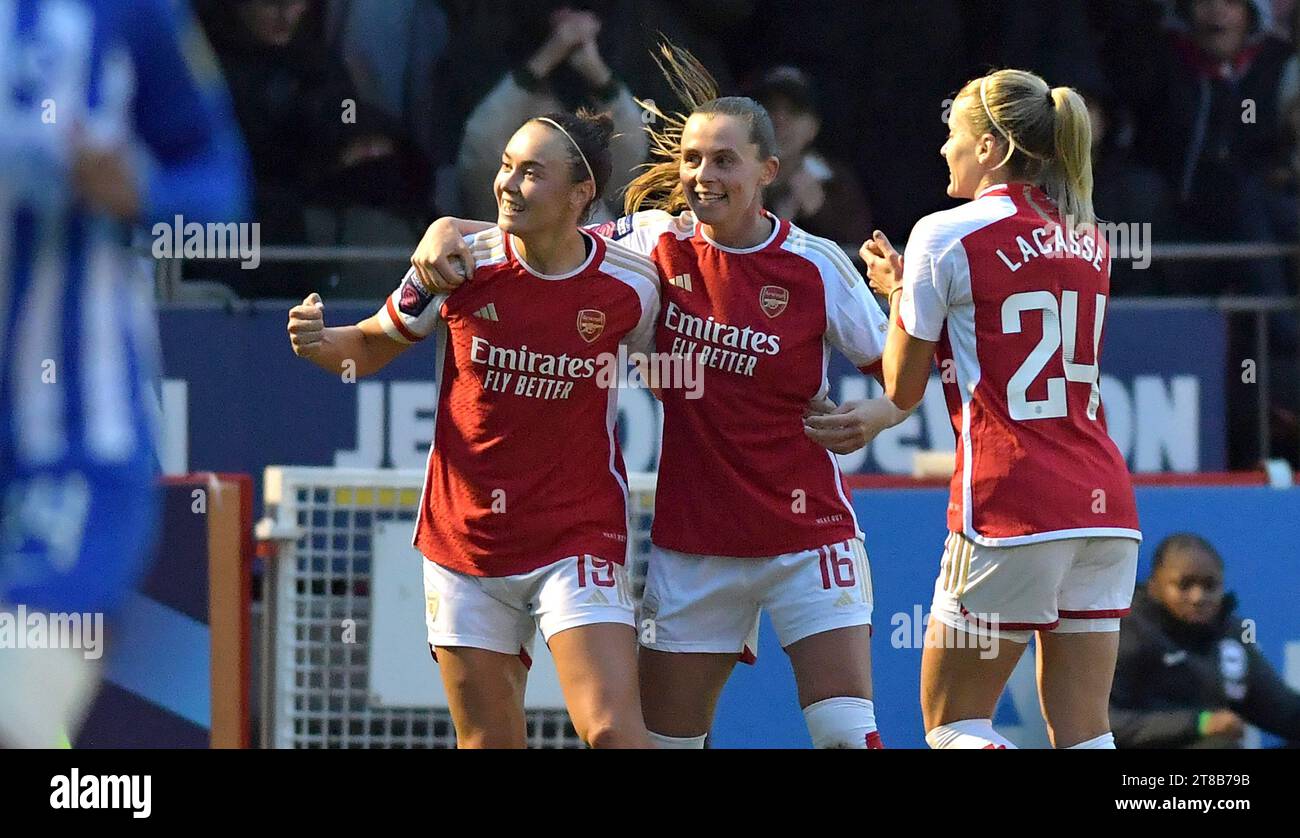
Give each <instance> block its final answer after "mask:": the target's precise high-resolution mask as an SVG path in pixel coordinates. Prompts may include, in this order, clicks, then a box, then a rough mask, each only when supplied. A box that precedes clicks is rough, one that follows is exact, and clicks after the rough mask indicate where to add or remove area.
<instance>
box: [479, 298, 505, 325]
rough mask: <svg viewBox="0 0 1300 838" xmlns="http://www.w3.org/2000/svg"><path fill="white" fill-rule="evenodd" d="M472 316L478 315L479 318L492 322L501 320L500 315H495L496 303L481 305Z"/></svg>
mask: <svg viewBox="0 0 1300 838" xmlns="http://www.w3.org/2000/svg"><path fill="white" fill-rule="evenodd" d="M474 316H475V317H478V318H480V319H483V320H491V321H492V322H493V323H500V322H501V318H500V317H497V304H496V303H488V304H487V305H485V306H483V307H482V308H481V309H479V310H478V311H476V312H474Z"/></svg>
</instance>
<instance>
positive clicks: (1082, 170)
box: [1043, 87, 1096, 225]
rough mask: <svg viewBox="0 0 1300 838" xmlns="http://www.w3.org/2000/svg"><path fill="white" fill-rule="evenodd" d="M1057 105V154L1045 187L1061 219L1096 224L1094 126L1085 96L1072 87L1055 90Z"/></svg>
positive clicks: (1054, 139) (1053, 158) (1054, 140)
mask: <svg viewBox="0 0 1300 838" xmlns="http://www.w3.org/2000/svg"><path fill="white" fill-rule="evenodd" d="M1052 102H1053V104H1054V105H1055V106H1056V124H1055V126H1054V128H1053V131H1052V134H1053V145H1054V146H1055V151H1054V152H1053V155H1052V161H1051V163H1050V164H1049V165H1048V167H1047V171H1046V172H1045V173H1044V175H1045V177H1044V183H1043V188H1044V191H1045V192H1046V193H1047V195H1048V197H1050V198H1051V199H1052V200H1054V201H1056V205H1057V206H1058V207H1060V210H1061V217H1062V218H1068V219H1071V220H1073V221H1074V223H1075V224H1085V225H1090V224H1092V223H1093V222H1094V221H1096V215H1095V214H1094V213H1093V209H1092V123H1090V122H1089V121H1088V106H1087V105H1086V104H1084V101H1083V97H1082V96H1080V95H1079V94H1078V93H1077V92H1075V91H1074V90H1073V89H1071V88H1069V87H1054V88H1052Z"/></svg>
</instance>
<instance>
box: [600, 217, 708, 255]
mask: <svg viewBox="0 0 1300 838" xmlns="http://www.w3.org/2000/svg"><path fill="white" fill-rule="evenodd" d="M587 229H588V230H590V231H591V232H593V233H595V234H596V235H598V236H603V237H604V238H607V239H609V240H610V241H613V242H617V243H618V244H619V245H621V246H623V247H625V248H627V249H628V250H631V251H632V252H634V253H640V254H641V255H642V256H649V255H650V254H651V253H653V252H654V249H655V245H656V244H658V242H659V237H660V236H662V235H663V234H664V233H666V232H669V231H672V232H673V233H674V234H675V235H677V236H678V237H679V238H685V237H689V236H691V235H693V234H694V232H695V217H694V216H693V215H692V214H691V213H689V212H683V213H681V214H679V215H672V214H670V213H667V212H664V211H663V210H642V211H640V212H634V213H632V214H631V215H625V216H623V217H622V218H616V219H614V220H613V221H606V222H605V223H603V224H595V225H592V226H591V227H588V228H587Z"/></svg>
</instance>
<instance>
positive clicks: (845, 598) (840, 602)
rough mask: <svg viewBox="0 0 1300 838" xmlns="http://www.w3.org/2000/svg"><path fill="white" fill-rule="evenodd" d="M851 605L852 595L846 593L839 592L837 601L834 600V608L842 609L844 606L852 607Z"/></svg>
mask: <svg viewBox="0 0 1300 838" xmlns="http://www.w3.org/2000/svg"><path fill="white" fill-rule="evenodd" d="M852 604H853V595H852V594H850V593H849V592H848V591H840V597H839V599H837V600H835V607H836V608H843V607H844V606H846V605H852Z"/></svg>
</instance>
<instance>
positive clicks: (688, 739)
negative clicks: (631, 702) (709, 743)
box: [646, 730, 708, 751]
mask: <svg viewBox="0 0 1300 838" xmlns="http://www.w3.org/2000/svg"><path fill="white" fill-rule="evenodd" d="M646 732H647V733H649V734H650V741H651V742H653V743H655V747H656V748H659V749H661V750H669V751H690V750H696V751H699V750H703V748H704V739H705V737H706V736H707V735H708V734H701V735H699V736H664V735H663V734H662V733H655V732H654V731H653V730H649V731H646Z"/></svg>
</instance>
